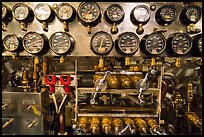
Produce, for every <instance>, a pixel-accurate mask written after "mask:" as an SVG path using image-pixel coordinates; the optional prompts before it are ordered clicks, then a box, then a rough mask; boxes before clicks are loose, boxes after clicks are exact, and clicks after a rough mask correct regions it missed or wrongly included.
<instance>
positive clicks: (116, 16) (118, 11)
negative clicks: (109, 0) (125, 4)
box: [105, 4, 125, 24]
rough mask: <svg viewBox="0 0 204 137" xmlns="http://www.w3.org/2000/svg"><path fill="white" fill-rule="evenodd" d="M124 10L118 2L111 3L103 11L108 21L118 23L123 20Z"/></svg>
mask: <svg viewBox="0 0 204 137" xmlns="http://www.w3.org/2000/svg"><path fill="white" fill-rule="evenodd" d="M124 16H125V12H124V10H123V8H122V7H121V6H120V5H119V4H111V5H110V6H109V7H108V8H107V9H106V11H105V18H106V20H107V22H108V23H116V24H119V23H121V22H122V21H123V19H124Z"/></svg>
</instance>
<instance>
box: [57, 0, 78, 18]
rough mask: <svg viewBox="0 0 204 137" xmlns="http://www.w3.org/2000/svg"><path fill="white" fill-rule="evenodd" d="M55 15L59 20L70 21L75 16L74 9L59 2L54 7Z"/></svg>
mask: <svg viewBox="0 0 204 137" xmlns="http://www.w3.org/2000/svg"><path fill="white" fill-rule="evenodd" d="M56 15H57V17H58V19H60V20H61V21H70V22H72V21H73V20H74V19H75V17H76V11H75V9H74V8H73V7H72V6H71V5H70V4H68V3H60V4H59V5H58V6H57V8H56Z"/></svg>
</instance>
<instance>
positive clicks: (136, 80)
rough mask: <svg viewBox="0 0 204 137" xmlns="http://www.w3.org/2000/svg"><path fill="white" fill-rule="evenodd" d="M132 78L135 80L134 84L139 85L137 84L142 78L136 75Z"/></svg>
mask: <svg viewBox="0 0 204 137" xmlns="http://www.w3.org/2000/svg"><path fill="white" fill-rule="evenodd" d="M130 79H131V81H132V82H133V84H134V86H135V87H137V84H138V82H139V81H140V80H141V77H139V76H137V75H135V76H131V77H130Z"/></svg>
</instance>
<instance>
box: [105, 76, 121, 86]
mask: <svg viewBox="0 0 204 137" xmlns="http://www.w3.org/2000/svg"><path fill="white" fill-rule="evenodd" d="M107 82H108V84H109V87H110V88H118V87H119V81H118V79H117V77H116V76H115V75H110V76H108V77H107Z"/></svg>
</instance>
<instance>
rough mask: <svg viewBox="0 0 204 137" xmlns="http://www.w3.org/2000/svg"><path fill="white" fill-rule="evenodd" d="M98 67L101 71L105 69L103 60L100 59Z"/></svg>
mask: <svg viewBox="0 0 204 137" xmlns="http://www.w3.org/2000/svg"><path fill="white" fill-rule="evenodd" d="M98 67H99V69H101V68H103V67H104V62H103V58H100V59H99V63H98Z"/></svg>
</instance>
